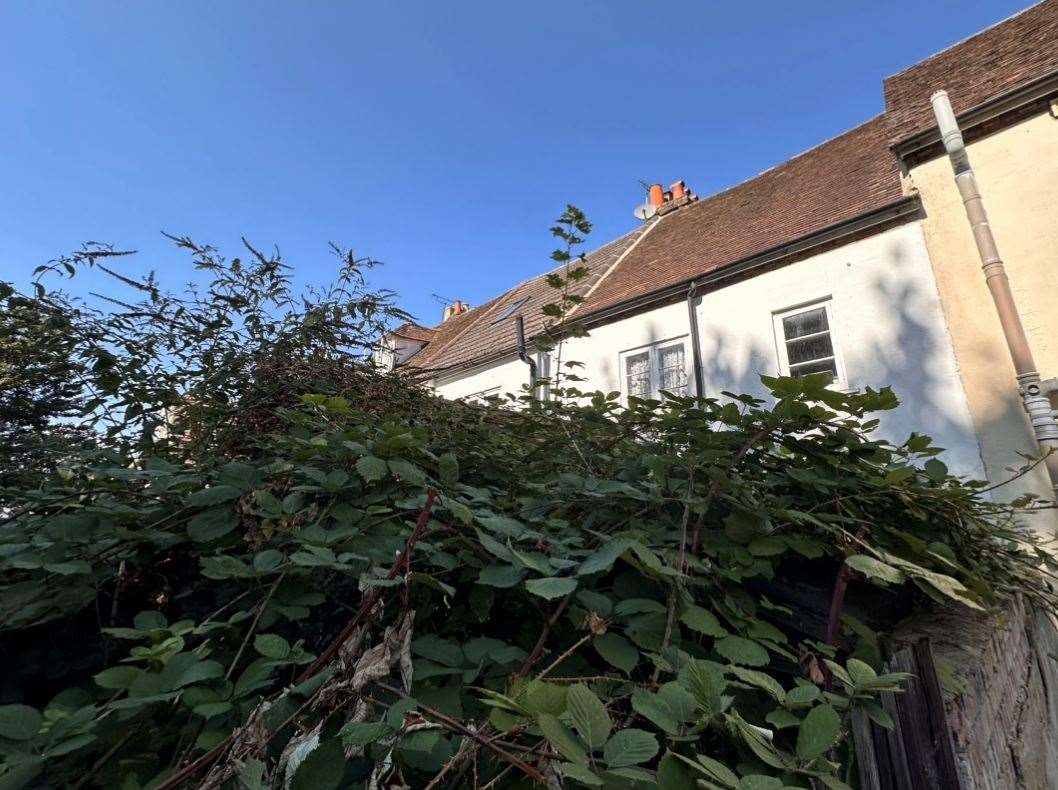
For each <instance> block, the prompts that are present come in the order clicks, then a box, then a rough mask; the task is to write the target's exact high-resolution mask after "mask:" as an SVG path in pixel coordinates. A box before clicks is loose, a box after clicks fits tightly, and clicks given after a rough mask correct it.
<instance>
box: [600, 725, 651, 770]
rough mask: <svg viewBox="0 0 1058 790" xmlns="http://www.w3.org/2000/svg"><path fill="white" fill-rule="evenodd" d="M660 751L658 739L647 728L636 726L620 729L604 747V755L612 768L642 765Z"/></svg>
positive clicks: (607, 763)
mask: <svg viewBox="0 0 1058 790" xmlns="http://www.w3.org/2000/svg"><path fill="white" fill-rule="evenodd" d="M657 753H658V741H657V738H655V737H654V736H653V735H651V734H650V733H649V732H646V731H645V730H637V729H635V728H634V727H633V728H629V729H627V730H618V731H617V732H615V733H614V735H613V737H612V738H610V739H609V740H608V741H607V742H606V745H605V746H604V747H603V750H602V756H603V759H604V760H606V765H607V766H608V767H610V768H624V767H626V766H629V765H640V764H642V763H645V762H647V761H648V760H651V759H653V757H654V755H655V754H657Z"/></svg>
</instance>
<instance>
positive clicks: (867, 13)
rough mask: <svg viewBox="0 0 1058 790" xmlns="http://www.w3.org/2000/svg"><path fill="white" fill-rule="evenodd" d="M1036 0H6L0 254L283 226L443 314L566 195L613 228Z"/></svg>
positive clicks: (758, 162) (479, 293)
mask: <svg viewBox="0 0 1058 790" xmlns="http://www.w3.org/2000/svg"><path fill="white" fill-rule="evenodd" d="M1025 4H1026V0H1013V1H1011V0H931V2H928V3H923V2H922V1H921V0H888V2H885V3H876V2H866V1H865V0H854V1H849V0H845V1H844V2H838V1H834V2H831V1H829V0H828V1H826V2H819V1H813V0H802V2H798V3H790V2H779V1H778V0H759V1H758V2H742V3H735V2H705V0H697V1H694V2H692V1H691V0H661V1H660V2H658V1H655V2H628V1H627V0H596V1H594V2H561V3H560V2H540V1H536V2H522V3H509V2H495V0H493V1H492V2H458V1H457V2H448V3H442V2H436V0H434V2H411V1H407V2H405V1H404V0H392V1H390V2H383V3H378V2H375V3H354V2H337V0H334V1H333V2H311V3H291V2H282V3H281V2H260V1H259V0H254V2H250V1H249V0H245V1H242V2H237V1H236V0H225V2H179V3H161V2H144V3H129V2H104V1H103V0H93V2H85V3H67V2H58V1H54V2H45V1H43V0H37V1H36V2H32V3H4V4H2V6H0V44H2V46H0V97H2V104H0V113H2V115H0V117H2V118H3V121H4V122H3V127H2V128H3V133H2V134H0V278H2V279H7V280H14V281H15V282H17V283H20V284H25V283H26V281H27V280H28V278H29V273H30V271H31V270H32V268H33V267H34V266H35V265H36V264H38V263H41V262H43V261H46V260H48V259H50V258H53V257H55V256H56V255H57V254H59V253H61V252H63V251H66V250H70V249H74V248H76V247H77V246H78V245H79V244H80V242H82V241H84V240H89V239H93V240H99V241H107V242H113V243H115V244H116V245H118V246H121V247H126V248H134V249H138V250H140V251H141V254H140V255H139V256H137V257H136V258H135V259H132V260H129V259H126V260H125V262H124V263H123V264H122V266H123V267H124V270H125V271H126V272H129V273H139V272H144V271H147V270H149V269H154V270H156V271H157V272H158V273H159V275H160V276H161V278H162V280H163V282H165V283H168V284H170V285H171V286H179V285H180V284H181V283H183V282H185V281H186V280H187V279H189V278H191V277H192V276H193V273H192V270H191V268H190V266H189V265H188V261H187V258H186V257H185V256H184V255H183V254H182V253H180V252H178V251H176V250H174V249H172V248H171V246H170V245H169V243H168V242H167V241H166V240H165V239H163V238H162V237H161V235H160V234H159V231H161V230H167V231H169V232H171V233H175V234H187V235H190V236H192V237H193V238H195V239H196V240H197V241H200V242H208V243H211V244H214V245H215V246H218V247H220V248H221V249H222V250H223V251H225V252H228V253H229V254H231V255H238V254H240V251H239V249H238V243H239V237H240V236H241V235H245V236H246V237H248V238H249V239H251V240H252V241H253V242H254V243H255V244H257V245H259V246H265V247H268V246H270V245H272V244H275V245H277V246H278V247H279V248H280V250H281V251H282V253H283V255H284V258H285V259H286V261H287V262H288V263H290V264H291V265H293V266H294V267H295V271H296V275H297V278H298V280H299V281H301V282H303V283H311V282H320V281H323V280H327V279H329V277H330V275H331V273H332V272H333V265H332V259H331V258H330V257H329V254H328V247H327V243H328V242H330V241H333V242H336V243H338V244H340V245H343V246H350V247H353V248H354V249H355V250H356V251H357V252H358V253H359V254H362V255H370V256H372V257H374V258H378V259H380V260H382V261H384V262H385V264H386V265H385V267H384V268H383V269H381V270H376V273H375V274H374V275H373V278H372V279H373V282H374V283H375V284H376V285H379V286H385V287H391V288H394V289H396V290H398V291H399V292H400V293H401V302H402V304H403V305H404V306H405V307H406V308H408V309H410V310H411V311H412V312H413V313H415V314H416V315H418V316H419V317H420V318H421V319H422V320H423V321H424V322H426V323H434V322H436V320H437V319H439V317H440V312H441V305H439V304H437V303H436V302H435V301H434V300H433V299H432V298H431V293H432V292H437V293H440V294H443V295H445V296H448V297H453V298H462V299H464V300H467V301H469V302H471V303H472V304H478V303H480V302H482V301H484V300H485V299H487V298H489V297H491V296H493V295H495V294H496V293H498V292H500V291H502V290H504V289H506V288H507V287H509V286H511V285H513V284H514V283H516V282H518V281H520V280H521V279H524V278H525V277H527V276H530V275H532V274H535V273H538V272H540V271H543V270H544V269H546V268H547V267H548V265H549V261H548V254H549V252H550V250H551V249H552V247H553V244H552V241H551V238H550V236H549V234H548V227H549V226H550V223H551V220H552V219H553V218H554V217H555V216H557V215H558V213H559V212H560V211H561V210H562V208H563V207H564V206H565V204H566V203H567V202H573V203H576V204H577V205H579V206H580V207H581V208H583V209H584V210H585V211H586V212H587V214H588V216H589V217H590V218H591V219H592V220H593V221H594V223H595V225H596V230H595V232H594V233H593V234H592V242H593V245H594V246H598V245H599V244H602V243H604V242H606V241H607V240H609V239H612V238H614V237H615V236H617V235H619V234H621V233H623V232H625V231H627V230H629V229H630V228H631V227H632V226H633V225H634V224H635V222H636V221H635V220H634V219H633V217H632V213H631V212H632V208H633V207H634V206H635V205H636V204H637V203H639V202H641V201H642V197H643V196H642V192H641V188H640V186H639V180H640V179H643V180H646V181H659V182H662V183H664V184H668V183H670V182H671V181H674V180H676V179H678V178H683V179H685V180H686V181H687V183H688V185H690V186H691V187H692V188H693V189H694V190H695V191H696V192H698V193H699V194H701V195H707V194H709V193H712V192H715V191H717V190H720V189H723V188H724V187H727V186H730V185H731V184H734V183H737V182H739V181H742V180H744V179H746V178H748V177H750V176H752V175H754V174H756V173H758V172H760V171H761V170H764V169H766V168H768V167H770V166H772V165H774V164H776V163H779V162H781V161H783V160H784V159H787V158H788V157H790V156H791V155H794V154H796V153H799V152H801V151H803V150H805V149H807V148H810V147H812V146H813V145H815V144H817V143H819V142H821V141H823V140H825V139H827V138H829V137H833V136H834V135H835V134H838V133H840V132H842V131H844V130H846V129H848V128H850V127H852V126H855V125H857V124H858V123H860V122H861V121H863V120H866V119H867V118H869V117H871V116H873V115H875V114H877V113H878V112H880V111H881V109H882V85H881V80H882V78H883V77H884V76H886V75H888V74H892V73H894V72H896V71H900V70H901V69H903V68H905V67H906V66H909V65H911V64H913V63H914V62H916V61H917V60H919V59H921V58H923V57H925V56H928V55H930V54H932V53H933V52H936V51H937V50H940V49H942V48H944V47H945V46H948V45H949V44H952V43H954V42H955V41H957V40H959V39H961V38H964V37H966V36H968V35H971V34H972V33H974V32H976V31H977V30H979V29H981V28H982V27H985V26H987V25H989V24H992V23H994V22H996V21H998V20H1000V19H1002V18H1004V17H1006V16H1009V15H1010V14H1011V13H1014V12H1016V11H1018V10H1020V9H1021V8H1023V7H1024V6H1025ZM90 284H92V285H97V283H93V278H88V279H87V280H81V279H79V280H77V281H75V284H74V286H73V290H74V291H83V290H85V289H87V288H88V286H89V285H90Z"/></svg>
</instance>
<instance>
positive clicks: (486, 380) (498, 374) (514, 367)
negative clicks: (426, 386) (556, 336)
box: [434, 356, 529, 400]
mask: <svg viewBox="0 0 1058 790" xmlns="http://www.w3.org/2000/svg"><path fill="white" fill-rule="evenodd" d="M528 383H529V366H528V365H526V364H525V363H524V362H522V361H521V360H520V359H518V357H517V356H511V357H509V358H507V359H503V360H499V361H497V362H494V363H492V365H491V366H489V367H487V368H479V369H477V370H469V371H461V372H460V373H458V374H457V375H455V376H452V377H448V378H440V379H438V380H436V381H434V387H435V388H436V390H437V393H438V394H439V395H442V396H444V397H446V398H452V399H453V400H454V399H456V398H468V397H471V396H475V395H479V394H481V393H482V392H486V391H488V390H491V389H496V390H497V393H498V394H500V395H505V394H506V393H508V392H510V393H513V394H514V395H518V396H521V395H523V394H524V392H523V390H522V387H523V386H525V385H527V384H528Z"/></svg>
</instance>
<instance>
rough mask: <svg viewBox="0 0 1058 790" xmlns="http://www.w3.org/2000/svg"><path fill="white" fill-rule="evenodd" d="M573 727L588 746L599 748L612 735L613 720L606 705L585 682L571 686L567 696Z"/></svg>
mask: <svg viewBox="0 0 1058 790" xmlns="http://www.w3.org/2000/svg"><path fill="white" fill-rule="evenodd" d="M566 704H567V705H568V706H569V713H570V716H571V717H572V718H573V727H574V729H576V731H577V732H578V733H579V734H580V737H581V738H582V739H583V740H584V742H585V743H586V744H588V746H590V747H591V748H592V749H598V748H599V747H601V746H602V745H603V744H604V743H606V739H607V738H608V737H609V735H610V730H611V729H613V722H612V721H611V720H610V714H609V713H607V712H606V706H605V705H603V704H602V701H601V700H600V699H599V698H598V697H597V696H595V694H593V693H592V691H591V689H589V688H588V687H587V686H585V685H584V684H583V683H578V684H577V685H575V686H571V687H570V689H569V692H568V694H567V696H566Z"/></svg>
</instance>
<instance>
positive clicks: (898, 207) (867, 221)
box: [581, 195, 922, 326]
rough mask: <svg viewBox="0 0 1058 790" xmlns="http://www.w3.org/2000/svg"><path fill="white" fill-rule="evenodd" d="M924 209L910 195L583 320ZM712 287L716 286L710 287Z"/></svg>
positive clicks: (593, 321)
mask: <svg viewBox="0 0 1058 790" xmlns="http://www.w3.org/2000/svg"><path fill="white" fill-rule="evenodd" d="M921 210H922V204H921V201H920V200H919V198H918V196H917V195H908V196H906V197H903V198H900V199H899V200H896V201H894V202H893V203H890V204H889V205H887V206H885V207H883V208H880V209H874V210H873V211H869V212H867V213H865V214H860V215H859V216H857V217H853V218H851V219H848V220H845V221H843V222H839V223H837V224H835V225H831V226H830V227H827V228H824V229H823V230H821V231H817V232H816V233H813V234H811V235H809V236H803V237H802V238H800V239H798V240H796V241H792V242H789V243H788V244H783V245H780V246H778V247H772V248H771V249H769V250H765V251H764V252H760V253H757V254H756V255H751V256H750V257H748V258H743V259H741V260H738V261H735V262H734V263H732V264H729V265H727V266H723V267H721V268H719V269H716V270H715V271H712V272H709V273H708V274H704V275H700V276H698V277H695V278H693V279H688V280H682V281H680V282H678V283H675V284H673V285H669V286H666V287H665V288H661V289H659V290H657V291H651V292H650V293H648V294H643V295H642V296H637V297H635V298H633V299H628V300H626V301H624V302H618V303H617V304H615V305H611V306H609V307H605V308H603V309H602V310H598V311H596V312H594V313H591V314H589V315H587V316H585V317H584V318H583V319H581V321H582V322H583V323H584V324H585V325H587V326H599V325H600V324H605V323H607V322H609V321H610V320H612V319H614V318H616V317H619V316H624V315H626V314H628V313H633V312H637V311H639V310H641V309H642V308H644V307H647V306H650V305H654V304H659V303H664V302H671V301H674V300H675V299H677V298H683V297H685V296H686V295H687V294H688V293H689V292H690V289H691V286H692V285H694V286H695V288H696V289H697V288H701V287H703V286H715V285H717V284H719V283H722V282H724V281H725V280H730V279H732V278H735V277H738V276H741V275H744V274H746V273H748V272H752V271H755V270H757V269H760V268H762V267H765V266H769V265H771V264H774V263H777V262H779V261H781V260H782V259H784V258H788V257H790V256H792V255H798V254H800V253H803V252H807V251H809V250H812V249H814V248H816V247H820V246H822V245H824V244H828V243H830V242H832V241H837V240H839V239H843V238H845V237H847V236H851V235H852V234H854V233H859V232H860V231H863V230H868V229H870V228H873V227H876V226H878V225H882V224H884V223H887V222H891V221H893V220H897V219H902V218H911V217H915V216H918V215H919V214H920V213H921ZM710 290H713V289H711V288H710Z"/></svg>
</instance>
